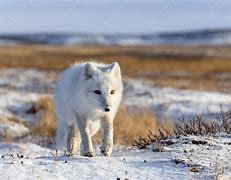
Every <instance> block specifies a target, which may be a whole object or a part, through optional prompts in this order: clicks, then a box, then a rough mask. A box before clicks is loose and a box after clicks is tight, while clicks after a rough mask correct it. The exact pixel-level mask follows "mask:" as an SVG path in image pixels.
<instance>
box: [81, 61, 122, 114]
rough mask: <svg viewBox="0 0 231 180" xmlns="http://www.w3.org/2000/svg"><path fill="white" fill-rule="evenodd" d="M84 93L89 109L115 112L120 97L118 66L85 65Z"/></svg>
mask: <svg viewBox="0 0 231 180" xmlns="http://www.w3.org/2000/svg"><path fill="white" fill-rule="evenodd" d="M84 78H85V80H84V83H85V85H84V88H85V89H84V92H85V93H86V94H85V95H86V96H85V98H86V100H87V102H88V103H89V104H90V107H92V108H94V109H97V110H101V111H104V112H116V111H117V109H118V106H119V103H120V100H121V96H122V80H121V72H120V66H119V64H118V63H117V62H114V63H112V64H109V65H103V64H95V63H86V64H85V65H84Z"/></svg>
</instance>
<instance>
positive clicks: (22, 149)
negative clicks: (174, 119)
mask: <svg viewBox="0 0 231 180" xmlns="http://www.w3.org/2000/svg"><path fill="white" fill-rule="evenodd" d="M167 141H171V142H172V143H174V144H173V145H170V146H167V145H164V144H165V143H164V142H162V143H160V144H153V145H150V146H149V148H148V149H145V150H125V149H121V148H118V147H117V148H115V149H114V152H113V154H112V157H110V158H108V157H103V156H101V155H100V154H98V156H97V157H95V158H86V157H82V156H75V157H66V156H63V155H62V154H63V153H62V152H58V154H56V152H55V150H52V149H47V148H44V147H41V146H39V145H37V144H32V143H23V144H21V143H18V144H16V143H14V144H3V143H1V144H0V155H1V158H0V167H1V171H0V177H1V179H15V178H17V179H116V178H121V179H124V178H129V179H214V178H215V176H216V174H220V178H221V179H230V178H231V154H230V151H231V145H230V144H231V140H230V138H228V137H195V136H188V137H186V136H185V137H180V138H178V139H169V140H167ZM165 142H166V140H165ZM198 142H199V144H197V143H198ZM201 142H202V143H201ZM200 143H201V144H200ZM160 146H161V148H162V151H161V152H155V149H156V147H160ZM97 148H98V147H97ZM192 171H194V172H192ZM195 171H197V172H195ZM219 172H220V173H219Z"/></svg>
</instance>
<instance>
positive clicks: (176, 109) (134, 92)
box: [124, 80, 231, 120]
mask: <svg viewBox="0 0 231 180" xmlns="http://www.w3.org/2000/svg"><path fill="white" fill-rule="evenodd" d="M124 85H125V86H124V89H125V91H124V102H125V104H126V105H128V106H137V107H150V108H151V109H153V111H154V112H155V114H156V115H157V116H158V117H159V118H163V119H164V118H166V119H170V120H176V119H177V118H179V117H181V115H184V116H193V115H195V114H200V115H208V114H216V113H219V112H220V105H222V108H223V110H224V111H228V110H230V109H231V94H224V93H219V92H206V91H195V90H179V89H175V88H171V87H157V86H154V85H151V84H149V83H147V82H141V81H134V80H133V81H131V80H130V81H125V83H124Z"/></svg>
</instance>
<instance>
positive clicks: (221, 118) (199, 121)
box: [133, 106, 231, 149]
mask: <svg viewBox="0 0 231 180" xmlns="http://www.w3.org/2000/svg"><path fill="white" fill-rule="evenodd" d="M211 116H212V115H211ZM211 116H210V117H211ZM213 118H214V119H208V118H206V117H205V116H202V115H195V116H193V117H188V118H186V117H184V116H182V117H181V118H179V119H178V121H177V122H176V123H174V125H173V130H172V131H171V132H169V131H168V129H166V128H164V127H162V129H161V128H159V130H158V131H159V133H153V132H151V131H149V133H148V134H147V135H146V136H140V137H139V138H138V139H136V140H135V141H134V143H133V146H134V147H136V148H139V149H145V148H147V147H148V146H149V145H151V144H153V143H158V144H163V143H165V144H166V141H164V140H166V139H170V140H169V141H170V142H171V138H172V137H180V136H182V135H183V136H187V135H195V136H214V135H217V134H219V133H226V134H231V111H228V112H224V110H223V108H222V106H220V113H219V114H218V115H213ZM167 142H168V141H167ZM191 143H192V144H197V145H198V144H202V145H204V144H206V143H207V142H206V141H199V140H198V141H196V140H193V141H192V142H191ZM167 145H171V144H167Z"/></svg>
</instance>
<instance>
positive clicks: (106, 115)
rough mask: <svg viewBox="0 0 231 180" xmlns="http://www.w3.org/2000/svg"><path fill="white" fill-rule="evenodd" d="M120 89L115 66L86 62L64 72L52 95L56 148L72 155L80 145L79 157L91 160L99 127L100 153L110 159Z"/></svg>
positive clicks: (117, 71) (118, 73) (120, 95)
mask: <svg viewBox="0 0 231 180" xmlns="http://www.w3.org/2000/svg"><path fill="white" fill-rule="evenodd" d="M122 89H123V86H122V80H121V72H120V67H119V64H118V63H117V62H114V63H113V64H109V65H108V64H100V63H95V62H86V63H81V64H75V65H73V66H71V67H70V68H69V69H67V70H66V71H64V73H63V74H62V75H61V77H60V79H59V81H58V83H57V86H56V88H55V92H54V101H55V109H56V115H57V119H58V124H57V125H58V127H57V132H56V145H57V148H58V149H62V148H65V147H66V148H67V150H68V152H69V153H70V154H71V155H74V154H75V153H76V152H77V149H78V147H79V145H80V143H81V154H82V155H84V156H88V157H93V156H94V155H95V153H94V151H93V146H92V140H91V136H93V135H94V134H95V133H96V132H97V131H98V130H99V128H100V127H102V130H103V140H102V145H101V147H100V149H101V152H102V153H103V155H105V156H110V155H111V153H112V146H113V119H114V117H115V115H116V112H117V110H118V107H119V104H120V101H121V97H122Z"/></svg>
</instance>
